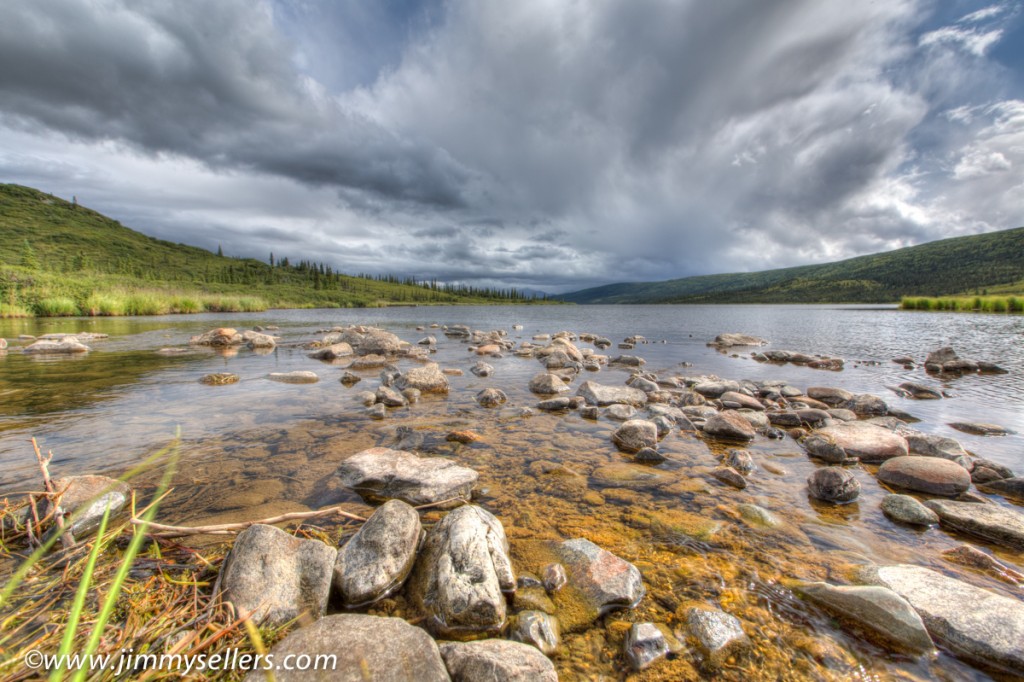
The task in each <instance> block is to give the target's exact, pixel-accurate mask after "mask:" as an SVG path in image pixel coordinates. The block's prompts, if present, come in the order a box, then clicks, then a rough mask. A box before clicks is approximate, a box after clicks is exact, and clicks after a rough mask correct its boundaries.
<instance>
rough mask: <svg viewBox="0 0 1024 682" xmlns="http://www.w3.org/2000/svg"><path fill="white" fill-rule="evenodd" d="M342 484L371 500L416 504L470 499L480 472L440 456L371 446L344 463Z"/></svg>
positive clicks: (341, 476)
mask: <svg viewBox="0 0 1024 682" xmlns="http://www.w3.org/2000/svg"><path fill="white" fill-rule="evenodd" d="M338 477H339V478H340V480H341V483H342V485H345V486H347V487H349V488H352V489H353V490H355V491H356V492H357V493H359V494H360V495H362V496H363V497H364V498H367V499H370V500H381V499H383V500H389V499H399V500H402V501H403V502H408V503H409V504H411V505H413V506H419V505H422V504H434V503H437V502H442V501H444V500H450V499H454V498H462V499H466V500H468V499H469V498H470V496H471V495H472V491H473V486H475V485H476V481H477V478H478V475H477V473H476V472H475V471H473V470H472V469H467V468H466V467H461V466H459V465H457V464H455V462H453V461H451V460H448V459H444V458H441V457H417V456H416V455H414V454H412V453H411V452H404V451H402V450H390V449H388V448H370V449H369V450H363V451H362V452H359V453H357V454H355V455H352V456H351V457H349V458H348V459H347V460H345V461H344V462H342V463H341V466H340V467H339V468H338Z"/></svg>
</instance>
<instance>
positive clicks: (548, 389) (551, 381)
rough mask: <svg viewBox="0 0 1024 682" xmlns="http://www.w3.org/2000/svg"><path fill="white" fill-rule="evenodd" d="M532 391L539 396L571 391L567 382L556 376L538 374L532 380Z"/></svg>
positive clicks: (530, 386)
mask: <svg viewBox="0 0 1024 682" xmlns="http://www.w3.org/2000/svg"><path fill="white" fill-rule="evenodd" d="M529 388H530V391H531V392H533V393H537V394H538V395H555V394H557V393H564V392H565V391H568V390H569V387H568V386H566V384H565V382H564V381H562V379H561V378H560V377H558V376H556V375H554V374H537V375H535V376H534V377H533V378H532V379H530V385H529Z"/></svg>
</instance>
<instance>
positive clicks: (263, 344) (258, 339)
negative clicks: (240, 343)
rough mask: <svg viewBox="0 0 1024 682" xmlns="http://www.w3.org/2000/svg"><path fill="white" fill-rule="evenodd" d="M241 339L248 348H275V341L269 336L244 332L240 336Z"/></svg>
mask: <svg viewBox="0 0 1024 682" xmlns="http://www.w3.org/2000/svg"><path fill="white" fill-rule="evenodd" d="M242 339H243V340H245V341H246V345H248V346H249V348H275V347H276V346H277V341H275V340H274V337H273V336H271V335H270V334H260V333H258V332H245V333H244V334H242Z"/></svg>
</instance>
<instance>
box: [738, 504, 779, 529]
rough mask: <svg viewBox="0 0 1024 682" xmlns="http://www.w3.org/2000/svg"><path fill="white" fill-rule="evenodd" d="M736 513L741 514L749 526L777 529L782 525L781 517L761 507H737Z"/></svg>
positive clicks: (752, 505)
mask: <svg viewBox="0 0 1024 682" xmlns="http://www.w3.org/2000/svg"><path fill="white" fill-rule="evenodd" d="M736 511H738V512H739V513H740V518H742V519H743V520H744V521H745V522H746V523H747V524H749V525H751V526H755V527H759V528H777V527H778V526H780V525H782V522H781V521H779V517H777V516H775V514H773V513H771V512H770V511H768V510H767V509H765V508H764V507H759V506H757V505H756V504H741V505H739V506H737V507H736Z"/></svg>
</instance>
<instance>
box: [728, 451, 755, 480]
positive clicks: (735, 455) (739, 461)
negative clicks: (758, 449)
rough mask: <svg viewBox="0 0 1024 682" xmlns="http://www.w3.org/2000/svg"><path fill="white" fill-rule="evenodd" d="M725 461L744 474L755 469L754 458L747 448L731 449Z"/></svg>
mask: <svg viewBox="0 0 1024 682" xmlns="http://www.w3.org/2000/svg"><path fill="white" fill-rule="evenodd" d="M725 463H726V465H727V466H730V467H732V468H733V469H735V470H736V471H738V472H739V473H741V474H743V475H744V476H747V475H749V474H750V473H751V472H752V471H753V470H754V458H753V456H751V454H750V452H748V451H747V450H730V451H729V456H728V457H727V458H726V460H725Z"/></svg>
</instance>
